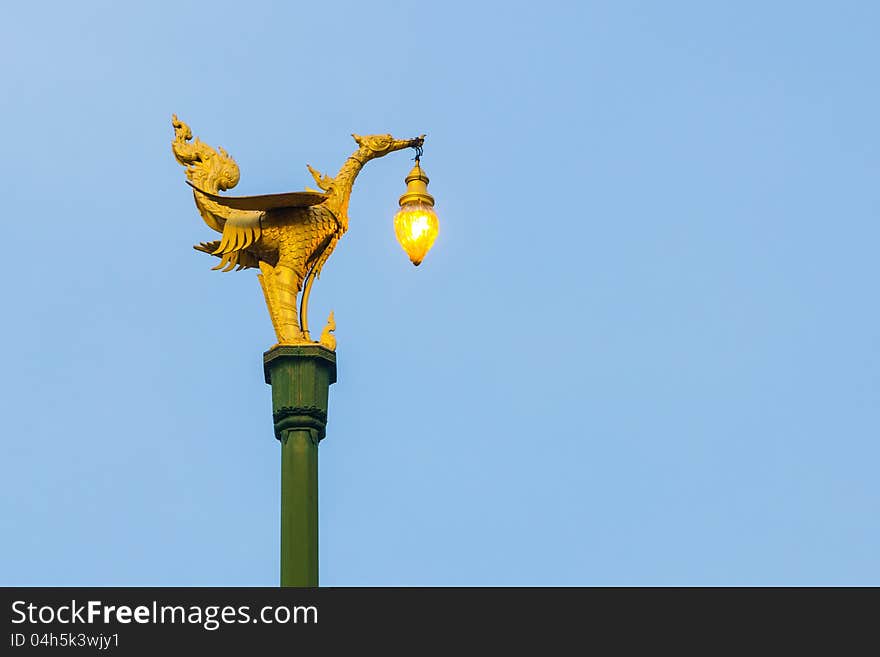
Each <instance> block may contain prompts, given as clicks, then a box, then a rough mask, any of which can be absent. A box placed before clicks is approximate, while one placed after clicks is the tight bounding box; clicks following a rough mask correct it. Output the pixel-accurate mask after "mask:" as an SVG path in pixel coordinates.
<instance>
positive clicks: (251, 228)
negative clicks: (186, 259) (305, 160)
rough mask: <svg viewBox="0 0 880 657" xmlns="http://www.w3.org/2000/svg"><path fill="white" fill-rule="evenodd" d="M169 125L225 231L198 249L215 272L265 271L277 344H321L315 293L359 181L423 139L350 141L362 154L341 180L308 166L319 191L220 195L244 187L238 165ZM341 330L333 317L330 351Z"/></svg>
mask: <svg viewBox="0 0 880 657" xmlns="http://www.w3.org/2000/svg"><path fill="white" fill-rule="evenodd" d="M171 125H172V126H173V127H174V139H173V140H172V142H171V149H172V151H173V152H174V157H175V158H176V159H177V161H178V162H179V163H180V164H182V165H183V166H184V167H185V168H186V178H187V183H188V184H189V185H190V186H191V187H192V188H193V197H194V198H195V203H196V208H198V211H199V214H201V215H202V219H204V221H205V223H206V224H208V226H210V227H211V228H213V229H214V230H215V231H217V232H218V233H221V237H220V239H219V240H214V241H212V242H201V243H200V244H196V245H195V246H194V247H193V248H195V249H196V250H197V251H202V252H204V253H208V254H210V255H213V256H216V257H218V258H220V263H219V264H218V265H217V266H216V267H214V268H213V269H220V270H222V271H230V270H232V269H236V270H240V269H248V268H259V270H260V273H259V274H258V275H257V278H259V280H260V285H261V286H262V288H263V294H264V295H265V297H266V305H267V306H268V308H269V316H270V317H271V319H272V326H273V327H274V328H275V335H276V337H277V338H278V344H279V345H296V344H316V343H315V342H313V341H312V340H311V337H310V336H309V328H308V317H307V313H308V301H309V292H310V291H311V287H312V283H313V282H314V280H315V279H316V278H318V277H319V276H320V275H321V269H322V268H323V267H324V264H325V263H326V262H327V259H328V258H329V257H330V255H331V254H332V253H333V250H334V249H335V248H336V245H337V244H338V243H339V240H340V239H341V238H342V236H343V235H344V234H345V232H346V231H347V230H348V201H349V198H350V197H351V190H352V187H353V185H354V181H355V178H357V175H358V173H360V170H361V169H362V168H363V166H364V165H365V164H366V163H367V162H369V161H370V160H373V159H375V158H377V157H383V156H385V155H388V154H389V153H393V152H394V151H399V150H402V149H404V148H415V149H420V148H421V147H422V144H423V143H424V140H425V136H424V135H422V136H421V137H416V138H415V139H395V138H394V137H392V136H391V135H366V136H361V135H352V137H354V140H355V142H356V143H357V145H358V148H357V150H356V151H355V152H354V153H352V154H351V155H350V156H349V158H348V159H347V160H346V161H345V164H343V165H342V168H340V169H339V173H337V174H336V177H335V178H331V177H330V176H327V175H324V174H321V173H320V172H318V171H316V170H315V169H313V168H312V167H311V166H310V165H306V166H308V169H309V172H310V173H311V174H312V177H313V178H314V179H315V183H316V184H317V185H318V187H319V188H320V190H321V191H318V190H313V189H306V191H303V192H289V193H286V194H266V195H262V196H221V195H219V194H218V192H222V191H226V190H228V189H231V188H232V187H235V186H236V185H237V184H238V180H239V170H238V165H237V164H236V163H235V160H233V159H232V158H231V157H230V156H229V154H228V153H227V152H226V151H224V150H223V149H222V148H217V149H214V148H212V147H211V146H208V145H207V144H205V143H203V142H202V141H201V140H200V139H198V138H196V139H195V140H193V134H192V131H191V130H190V128H189V126H188V125H187V124H186V123H184V122H183V121H180V120H179V119H178V118H177V116H176V115H174V116H172V117H171ZM300 292H302V299H301V302H300V307H299V312H297V303H296V301H297V296H298V295H299V293H300ZM331 325H332V326H331ZM335 327H336V324H335V322H334V321H333V314H332V313H331V314H330V318H329V321H328V327H327V328H326V329H325V330H324V335H323V336H322V340H320V343H321V344H324V345H325V346H327V347H328V348H335V346H336V340H335V338H333V336H332V335H330V331H332V330H333V329H335ZM331 345H332V347H331Z"/></svg>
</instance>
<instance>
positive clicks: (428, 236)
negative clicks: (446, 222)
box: [394, 160, 440, 267]
mask: <svg viewBox="0 0 880 657" xmlns="http://www.w3.org/2000/svg"><path fill="white" fill-rule="evenodd" d="M439 229H440V222H439V221H438V220H437V213H436V212H434V197H433V196H431V195H430V194H429V193H428V176H426V175H425V172H424V171H422V167H421V166H420V165H419V161H418V160H416V165H415V166H414V167H413V169H412V171H410V172H409V175H408V176H407V177H406V192H405V193H404V194H403V196H401V197H400V210H399V211H398V213H397V214H396V215H394V233H395V234H396V235H397V241H398V242H400V246H402V247H403V250H404V251H406V254H407V255H408V256H409V259H410V260H411V261H412V263H413V264H414V265H415V266H416V267H418V266H419V265H420V264H421V262H422V260H424V259H425V255H427V253H428V251H429V250H430V249H431V246H432V245H433V244H434V240H435V239H437V233H438V231H439Z"/></svg>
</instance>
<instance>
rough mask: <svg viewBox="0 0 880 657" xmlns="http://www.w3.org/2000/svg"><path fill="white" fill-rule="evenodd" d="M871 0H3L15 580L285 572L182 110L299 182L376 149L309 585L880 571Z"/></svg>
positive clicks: (325, 445) (2, 568) (237, 150)
mask: <svg viewBox="0 0 880 657" xmlns="http://www.w3.org/2000/svg"><path fill="white" fill-rule="evenodd" d="M878 23H880V8H878V6H877V4H876V3H870V2H862V3H859V2H840V3H814V2H774V3H765V2H742V1H739V2H712V3H703V2H667V3H653V2H618V1H615V2H601V3H597V2H571V3H559V2H542V3H533V2H532V3H519V2H504V3H500V2H498V3H494V2H491V3H490V2H486V3H459V2H444V3H405V2H374V3H355V2H351V3H347V2H336V3H331V4H326V3H324V4H322V3H302V4H300V3H280V2H279V3H265V2H248V3H223V2H211V3H184V2H179V3H160V2H156V3H137V5H135V3H111V2H108V3H93V2H81V3H18V4H16V5H14V6H12V5H10V6H8V7H6V8H4V10H3V16H2V20H0V55H2V58H3V61H4V62H5V66H4V67H3V70H2V73H0V76H2V82H3V85H2V86H3V89H4V92H3V93H2V94H0V119H2V126H3V129H2V133H3V138H2V143H0V147H2V150H0V152H2V158H0V192H2V194H3V199H4V212H3V215H4V242H5V244H6V249H4V261H5V262H4V264H5V270H6V275H5V277H4V279H3V280H4V283H3V284H2V287H3V297H4V306H5V309H6V310H5V313H4V321H3V322H2V328H0V343H2V345H3V363H4V376H3V377H2V379H0V411H2V417H3V423H2V427H3V428H2V434H0V436H2V437H0V492H2V496H0V534H2V536H3V537H4V538H3V541H2V542H0V584H5V585H13V584H16V585H18V584H21V585H88V584H94V585H275V584H276V583H277V578H278V539H279V521H278V513H279V499H278V495H279V469H280V465H279V446H278V444H277V442H276V441H275V440H274V438H273V436H272V427H271V415H270V407H271V404H270V390H269V388H268V386H266V385H265V384H264V383H263V380H262V367H261V354H262V351H263V350H264V349H265V348H267V347H268V346H270V345H271V344H272V342H273V341H274V340H273V334H272V329H271V324H270V322H269V320H268V316H267V313H266V310H265V308H264V303H263V300H262V295H261V292H260V290H259V286H258V283H257V281H256V280H255V275H254V273H253V272H252V271H247V272H240V273H230V274H220V273H217V272H212V271H210V269H209V268H210V267H211V266H212V265H213V264H214V263H213V262H211V259H210V258H209V257H208V256H206V255H204V254H200V253H196V252H194V251H193V250H192V248H191V245H192V244H193V243H195V242H198V241H201V240H206V239H213V236H214V235H215V234H214V233H212V231H211V230H210V229H209V228H208V227H207V226H205V225H204V223H203V222H202V221H201V219H200V218H199V217H198V215H197V213H196V210H195V208H194V206H193V203H192V197H191V194H190V192H189V190H188V188H187V187H186V185H185V184H184V176H183V171H182V169H181V168H180V167H179V166H178V165H177V163H176V162H175V161H174V159H173V157H172V154H171V150H170V140H171V137H172V130H171V125H170V116H171V114H172V112H176V113H177V114H178V115H179V116H180V117H181V118H182V119H183V120H185V121H187V122H188V123H189V124H190V125H191V126H192V129H193V131H194V133H195V134H196V135H197V136H199V137H200V138H202V139H203V140H204V141H206V142H207V143H209V144H212V145H220V146H223V147H224V148H226V149H227V150H228V151H229V153H230V154H231V155H232V156H233V157H234V158H236V160H237V161H238V163H239V165H240V167H241V171H242V176H241V183H240V184H239V186H238V187H237V188H236V189H235V193H240V194H249V193H269V192H278V191H290V190H297V189H301V188H303V187H304V186H306V185H309V184H310V183H311V179H310V177H309V175H308V172H307V170H306V168H305V164H306V162H309V163H311V164H312V165H313V166H315V167H317V168H319V169H322V170H328V171H335V170H336V169H337V168H338V167H339V165H340V164H341V163H342V162H343V161H344V159H345V158H346V157H347V155H348V154H349V153H350V152H351V151H352V150H353V149H354V144H353V142H352V141H351V138H350V137H349V134H350V133H352V132H357V133H360V134H370V133H383V132H392V133H393V134H394V135H395V136H397V137H411V136H415V135H418V134H422V133H427V135H428V138H427V141H426V144H425V155H424V158H423V160H422V162H423V165H424V168H425V171H426V172H427V173H428V175H429V176H430V177H431V185H430V189H431V191H432V193H433V194H434V196H435V198H436V199H437V210H438V213H439V216H440V221H441V230H440V236H439V238H438V240H437V243H436V244H435V247H434V249H433V251H432V252H431V253H430V254H429V255H428V257H427V259H426V260H425V262H424V264H423V265H422V266H421V267H419V268H418V269H415V268H413V267H412V265H410V264H409V262H408V260H407V258H406V256H405V255H404V253H403V252H402V251H401V250H400V248H399V247H398V246H397V244H396V242H395V240H394V236H393V229H392V223H391V218H392V216H393V214H394V212H395V210H396V204H397V197H398V196H399V194H401V193H402V191H403V188H404V183H403V178H404V176H405V175H406V173H407V171H408V170H409V167H410V166H411V162H409V160H408V157H409V155H407V154H404V153H396V154H393V155H391V156H388V157H386V158H384V159H381V160H376V161H374V162H372V163H370V164H369V165H368V166H367V168H366V169H365V170H364V171H363V173H362V174H361V176H360V177H359V179H358V182H357V184H356V185H355V189H354V194H353V196H352V202H351V208H350V213H349V214H350V217H351V227H350V230H349V232H348V234H347V235H346V237H345V239H344V240H343V241H342V242H341V244H340V246H339V248H338V249H337V251H336V253H335V254H334V255H333V258H332V259H331V260H330V262H329V264H328V266H327V268H326V269H325V272H324V275H323V277H322V279H321V280H320V281H319V282H318V283H317V284H316V285H315V287H314V290H313V294H312V301H311V313H310V315H311V318H312V323H313V324H317V325H320V324H321V323H322V320H323V318H324V317H326V315H327V313H328V312H329V311H330V310H331V309H332V310H334V311H335V314H336V321H337V325H338V329H337V332H336V335H337V338H338V340H339V346H338V358H339V382H338V383H337V384H336V385H334V386H333V388H332V389H331V400H330V422H329V426H328V435H327V439H326V440H325V441H323V442H322V444H321V452H320V510H321V520H320V530H321V539H320V540H321V583H322V584H324V585H469V584H473V585H538V584H547V585H573V584H578V585H594V584H598V585H604V584H623V585H631V584H647V585H662V584H696V585H703V584H732V585H741V584H875V585H876V584H880V562H878V559H877V554H878V553H880V525H878V517H880V514H878V506H880V479H878V477H877V474H876V472H877V463H878V458H880V446H878V437H880V392H878V391H880V346H878V345H880V305H878V302H877V285H878V282H880V259H878V257H877V248H878V243H880V223H878V221H877V218H878V216H880V184H878V181H880V141H878V137H877V125H878V117H880V85H878V84H877V75H878V73H877V62H878V60H880V42H878V41H877V38H876V26H877V25H878Z"/></svg>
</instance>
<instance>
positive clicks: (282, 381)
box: [172, 116, 438, 587]
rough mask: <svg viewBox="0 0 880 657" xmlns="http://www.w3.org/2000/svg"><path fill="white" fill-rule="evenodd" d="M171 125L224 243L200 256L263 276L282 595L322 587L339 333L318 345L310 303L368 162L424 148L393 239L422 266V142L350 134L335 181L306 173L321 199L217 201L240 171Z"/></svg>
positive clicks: (427, 227)
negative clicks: (323, 466) (321, 464)
mask: <svg viewBox="0 0 880 657" xmlns="http://www.w3.org/2000/svg"><path fill="white" fill-rule="evenodd" d="M172 126H173V127H174V139H173V141H172V151H173V152H174V156H175V158H176V159H177V161H178V162H179V163H180V164H182V165H183V166H184V167H186V177H187V182H188V183H189V185H190V186H191V187H192V188H193V196H194V199H195V203H196V207H197V208H198V211H199V214H201V216H202V219H204V221H205V223H206V224H208V226H210V227H211V228H213V229H214V230H216V231H217V232H219V233H221V238H220V239H219V240H214V241H212V242H202V243H200V244H197V245H195V247H194V248H195V249H196V250H198V251H202V252H204V253H208V254H211V255H213V256H216V257H218V258H220V263H219V264H218V265H217V266H216V267H214V269H221V270H223V271H230V270H232V269H236V270H241V269H248V268H254V269H259V270H260V273H259V274H258V278H259V281H260V285H261V287H262V289H263V294H264V296H265V298H266V305H267V307H268V309H269V316H270V317H271V319H272V325H273V327H274V329H275V334H276V337H277V340H278V342H277V343H276V344H275V345H274V346H272V347H271V348H270V349H269V350H268V351H266V352H265V353H264V354H263V369H264V375H265V380H266V383H268V384H270V385H271V386H272V420H273V423H274V430H275V437H276V438H277V439H278V440H279V442H280V443H281V586H298V587H315V586H318V444H319V443H320V441H321V440H322V439H323V438H324V436H325V433H326V427H327V412H328V399H329V391H330V386H331V385H332V384H333V383H335V382H336V338H335V337H334V336H333V331H334V330H335V328H336V324H335V320H334V317H333V313H332V312H331V313H330V317H329V318H328V321H327V324H326V326H325V327H324V330H323V331H322V333H321V336H320V338H319V340H317V341H313V340H312V338H311V335H310V334H309V326H308V301H309V294H310V292H311V288H312V284H313V283H314V281H315V279H316V278H317V277H318V276H319V275H320V273H321V269H322V268H323V266H324V264H325V263H326V262H327V259H328V258H329V257H330V255H331V254H332V253H333V250H334V249H335V247H336V245H337V243H338V242H339V240H340V238H341V237H342V236H343V235H344V234H345V232H346V231H347V230H348V203H349V198H350V197H351V190H352V186H353V184H354V181H355V178H356V177H357V175H358V173H359V172H360V170H361V169H362V168H363V166H364V165H365V164H366V163H367V162H369V161H370V160H372V159H375V158H378V157H383V156H384V155H387V154H389V153H392V152H394V151H398V150H402V149H404V148H414V149H416V165H415V167H413V169H412V171H410V173H409V175H408V176H407V177H406V183H407V189H406V192H405V193H404V194H403V195H402V196H401V197H400V206H401V207H400V211H399V212H398V213H397V215H395V217H394V230H395V233H396V235H397V238H398V241H399V242H400V244H401V246H402V247H403V248H404V250H405V251H406V252H407V254H408V255H409V257H410V260H411V261H412V263H413V264H414V265H419V264H420V263H421V262H422V259H423V258H424V257H425V254H426V253H427V252H428V250H429V249H430V248H431V246H432V244H433V243H434V240H435V239H436V237H437V232H438V221H437V215H436V213H435V212H434V210H433V205H434V199H433V197H431V195H430V194H428V191H427V184H428V178H427V176H426V175H425V174H424V172H423V171H422V169H421V165H420V163H419V157H420V156H421V152H422V144H423V143H424V135H422V136H421V137H417V138H415V139H394V138H393V137H392V136H391V135H369V136H360V135H352V136H353V137H354V140H355V142H356V143H357V145H358V148H357V150H356V151H355V152H354V153H352V154H351V156H349V158H348V159H347V160H346V161H345V163H344V164H343V165H342V167H341V168H340V170H339V173H337V174H336V176H335V177H333V178H331V177H330V176H327V175H323V174H321V173H319V172H318V171H316V170H315V169H313V168H312V167H311V166H309V167H308V169H309V171H310V172H311V174H312V176H313V177H314V179H315V183H316V184H317V185H318V187H319V188H320V190H314V189H307V190H306V191H303V192H290V193H285V194H266V195H262V196H224V195H220V194H219V192H221V191H225V190H227V189H230V188H232V187H234V186H235V185H236V184H238V180H239V169H238V165H237V164H236V163H235V161H234V160H233V159H232V158H231V157H230V156H229V155H228V154H227V153H226V151H224V150H223V149H217V150H215V149H214V148H212V147H210V146H208V145H206V144H204V143H203V142H202V141H201V140H199V139H196V140H195V141H193V135H192V132H191V131H190V129H189V126H187V125H186V124H185V123H183V122H182V121H179V120H178V119H177V117H176V116H173V117H172ZM300 293H301V297H300ZM298 297H300V304H299V308H298V309H297V303H296V302H297V298H298Z"/></svg>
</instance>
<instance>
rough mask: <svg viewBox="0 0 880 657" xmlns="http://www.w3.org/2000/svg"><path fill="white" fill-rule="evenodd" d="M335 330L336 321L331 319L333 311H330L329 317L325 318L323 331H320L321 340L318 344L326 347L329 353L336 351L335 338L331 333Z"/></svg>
mask: <svg viewBox="0 0 880 657" xmlns="http://www.w3.org/2000/svg"><path fill="white" fill-rule="evenodd" d="M335 330H336V319H335V318H334V317H333V311H332V310H331V311H330V316H329V317H328V318H327V325H326V326H325V327H324V330H323V331H321V340H320V343H321V344H322V345H324V346H325V347H327V349H329V350H330V351H336V336H334V335H333V331H335Z"/></svg>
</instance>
